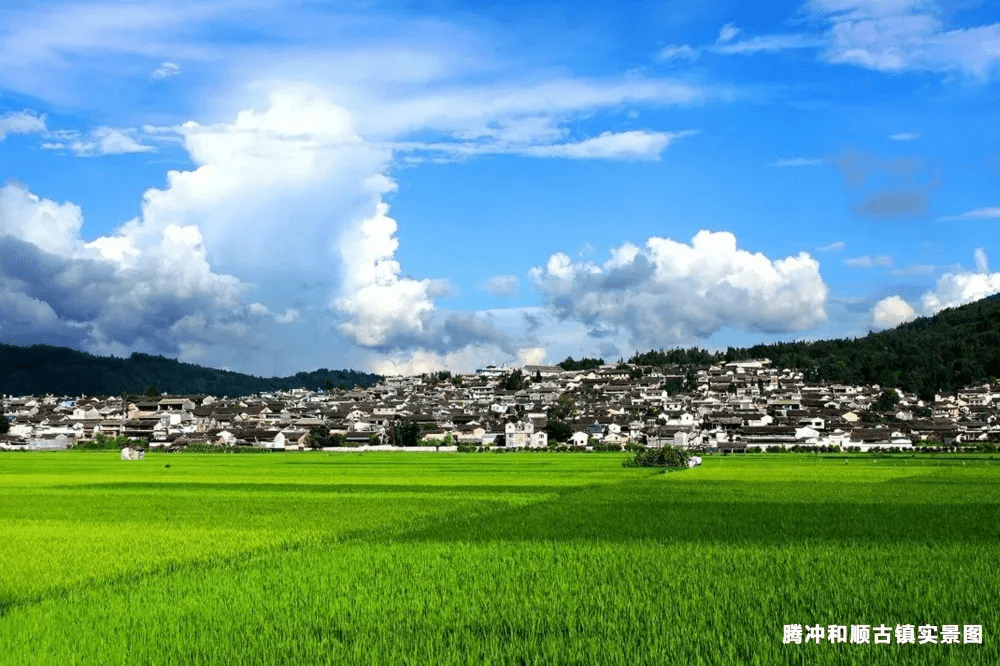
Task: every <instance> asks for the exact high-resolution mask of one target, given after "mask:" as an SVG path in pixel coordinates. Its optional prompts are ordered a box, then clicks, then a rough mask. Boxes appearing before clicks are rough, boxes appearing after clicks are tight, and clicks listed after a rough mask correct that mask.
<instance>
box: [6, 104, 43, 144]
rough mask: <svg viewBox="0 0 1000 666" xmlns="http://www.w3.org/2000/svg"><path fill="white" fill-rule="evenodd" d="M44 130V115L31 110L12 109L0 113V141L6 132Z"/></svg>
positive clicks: (21, 132) (24, 132)
mask: <svg viewBox="0 0 1000 666" xmlns="http://www.w3.org/2000/svg"><path fill="white" fill-rule="evenodd" d="M44 131H45V116H44V115H41V114H37V113H33V112H31V111H12V112H10V113H5V114H3V115H0V141H3V140H4V139H5V138H6V137H7V135H8V134H31V133H33V132H44Z"/></svg>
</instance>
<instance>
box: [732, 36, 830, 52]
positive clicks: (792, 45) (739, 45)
mask: <svg viewBox="0 0 1000 666" xmlns="http://www.w3.org/2000/svg"><path fill="white" fill-rule="evenodd" d="M823 44H824V41H823V40H822V39H820V38H818V37H810V36H808V35H795V34H792V35H761V36H757V37H751V38H750V39H745V40H743V41H739V42H725V43H720V44H716V45H715V46H713V47H712V50H713V51H715V52H716V53H723V54H727V55H731V54H753V53H777V52H779V51H788V50H795V49H814V48H818V47H820V46H822V45H823Z"/></svg>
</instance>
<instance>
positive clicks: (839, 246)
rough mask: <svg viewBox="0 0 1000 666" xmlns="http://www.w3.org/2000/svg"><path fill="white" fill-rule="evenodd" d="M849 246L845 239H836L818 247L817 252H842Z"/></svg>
mask: <svg viewBox="0 0 1000 666" xmlns="http://www.w3.org/2000/svg"><path fill="white" fill-rule="evenodd" d="M846 246H847V244H846V243H844V241H834V242H833V243H830V244H829V245H824V246H823V247H818V248H816V251H817V252H840V251H841V250H843V249H844V248H845V247H846Z"/></svg>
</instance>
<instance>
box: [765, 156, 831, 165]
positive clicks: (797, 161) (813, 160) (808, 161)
mask: <svg viewBox="0 0 1000 666" xmlns="http://www.w3.org/2000/svg"><path fill="white" fill-rule="evenodd" d="M825 163H826V160H824V159H822V158H818V157H789V158H785V159H780V160H775V161H773V162H771V163H770V164H769V165H768V166H773V167H804V166H819V165H820V164H825Z"/></svg>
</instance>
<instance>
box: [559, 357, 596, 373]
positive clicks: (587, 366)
mask: <svg viewBox="0 0 1000 666" xmlns="http://www.w3.org/2000/svg"><path fill="white" fill-rule="evenodd" d="M557 365H558V366H559V367H560V368H562V369H563V370H592V369H594V368H599V367H601V366H602V365H604V359H603V358H581V359H580V360H579V361H574V360H573V357H572V356H567V357H566V360H565V361H562V362H561V363H558V364H557Z"/></svg>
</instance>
